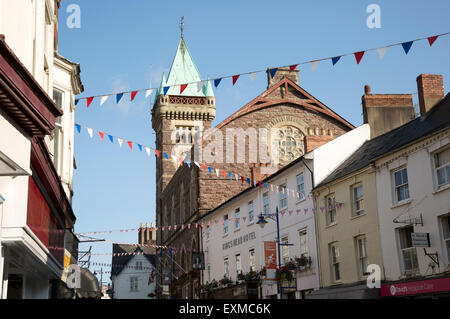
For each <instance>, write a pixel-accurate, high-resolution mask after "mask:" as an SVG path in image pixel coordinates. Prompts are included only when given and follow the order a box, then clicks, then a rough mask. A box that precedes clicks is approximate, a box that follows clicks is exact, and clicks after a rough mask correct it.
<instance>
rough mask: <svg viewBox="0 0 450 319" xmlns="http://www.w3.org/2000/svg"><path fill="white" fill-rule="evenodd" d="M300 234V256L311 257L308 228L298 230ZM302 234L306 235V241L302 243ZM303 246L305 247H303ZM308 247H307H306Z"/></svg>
mask: <svg viewBox="0 0 450 319" xmlns="http://www.w3.org/2000/svg"><path fill="white" fill-rule="evenodd" d="M298 235H299V244H298V246H299V250H300V256H302V255H303V256H304V257H309V240H308V229H307V228H303V229H300V230H299V231H298ZM302 236H305V242H304V243H302ZM302 248H303V249H302ZM305 248H306V249H305Z"/></svg>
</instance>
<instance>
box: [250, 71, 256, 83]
mask: <svg viewBox="0 0 450 319" xmlns="http://www.w3.org/2000/svg"><path fill="white" fill-rule="evenodd" d="M255 78H256V72H252V73H250V81H252V82H253V80H254V79H255Z"/></svg>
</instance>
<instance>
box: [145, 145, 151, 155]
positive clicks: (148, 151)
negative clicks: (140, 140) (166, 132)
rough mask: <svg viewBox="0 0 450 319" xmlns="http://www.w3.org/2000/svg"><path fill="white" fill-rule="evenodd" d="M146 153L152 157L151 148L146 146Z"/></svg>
mask: <svg viewBox="0 0 450 319" xmlns="http://www.w3.org/2000/svg"><path fill="white" fill-rule="evenodd" d="M145 151H146V152H147V155H148V156H150V147H148V146H146V147H145Z"/></svg>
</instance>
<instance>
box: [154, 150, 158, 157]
mask: <svg viewBox="0 0 450 319" xmlns="http://www.w3.org/2000/svg"><path fill="white" fill-rule="evenodd" d="M155 154H156V157H158V158H159V151H158V150H155Z"/></svg>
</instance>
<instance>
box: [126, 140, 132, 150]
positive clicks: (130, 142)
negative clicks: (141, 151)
mask: <svg viewBox="0 0 450 319" xmlns="http://www.w3.org/2000/svg"><path fill="white" fill-rule="evenodd" d="M127 143H128V146H129V147H130V149H131V150H132V149H133V142H132V141H127Z"/></svg>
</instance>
